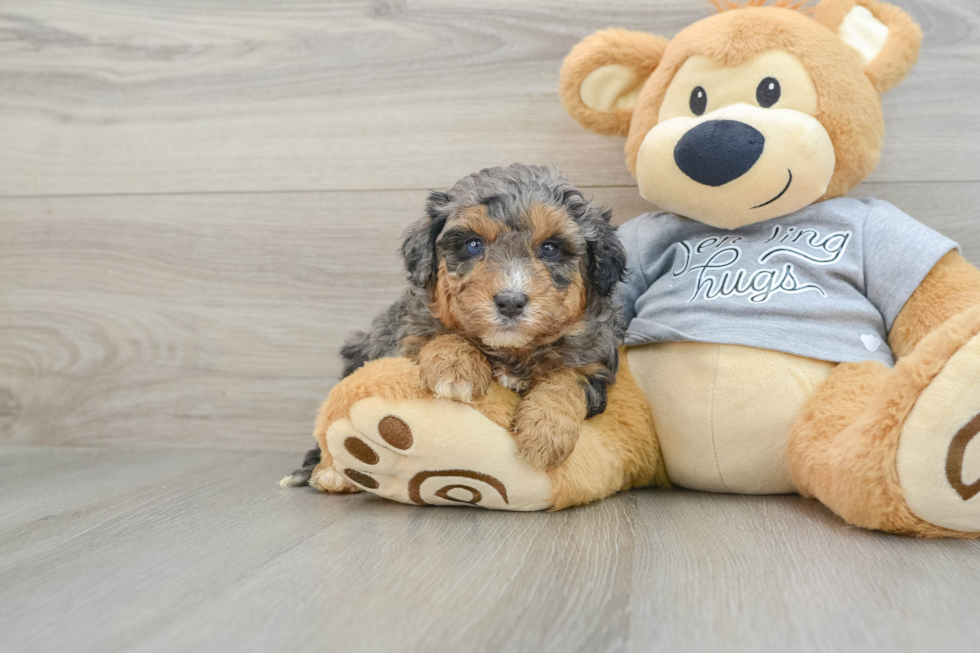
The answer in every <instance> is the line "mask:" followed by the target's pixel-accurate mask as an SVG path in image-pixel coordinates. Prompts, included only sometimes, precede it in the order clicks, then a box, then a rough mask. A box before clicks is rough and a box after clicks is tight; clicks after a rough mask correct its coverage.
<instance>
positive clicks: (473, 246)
mask: <svg viewBox="0 0 980 653" xmlns="http://www.w3.org/2000/svg"><path fill="white" fill-rule="evenodd" d="M466 251H467V252H469V253H470V254H472V255H473V256H476V255H477V254H480V253H482V252H483V241H482V240H480V239H479V238H470V239H469V240H467V241H466Z"/></svg>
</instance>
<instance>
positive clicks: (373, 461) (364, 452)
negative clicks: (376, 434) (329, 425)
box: [344, 437, 380, 465]
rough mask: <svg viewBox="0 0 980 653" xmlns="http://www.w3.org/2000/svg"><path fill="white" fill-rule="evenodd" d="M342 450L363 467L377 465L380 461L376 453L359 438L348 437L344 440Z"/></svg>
mask: <svg viewBox="0 0 980 653" xmlns="http://www.w3.org/2000/svg"><path fill="white" fill-rule="evenodd" d="M344 449H347V453H349V454H350V455H352V456H354V457H355V458H357V459H358V460H360V461H361V462H362V463H364V464H365V465H377V464H378V461H379V460H380V458H378V454H377V452H376V451H375V450H374V449H372V448H371V447H369V446H368V445H367V443H366V442H364V440H362V439H360V438H355V437H350V438H347V439H346V440H344Z"/></svg>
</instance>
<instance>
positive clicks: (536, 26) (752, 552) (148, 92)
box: [0, 0, 980, 653]
mask: <svg viewBox="0 0 980 653" xmlns="http://www.w3.org/2000/svg"><path fill="white" fill-rule="evenodd" d="M892 1H893V2H896V3H897V4H899V5H901V6H902V7H904V8H905V9H907V10H908V11H909V12H910V13H911V14H912V15H913V16H914V17H915V18H916V20H917V21H918V22H919V23H920V24H921V25H922V27H923V29H924V32H925V42H924V45H923V52H922V56H921V59H920V62H919V64H918V66H917V67H916V69H915V70H914V71H913V73H912V75H911V76H910V77H909V79H908V80H907V81H906V82H905V83H904V84H903V85H902V86H900V87H899V88H898V89H896V90H895V91H893V92H891V93H889V94H888V95H887V96H886V97H885V100H884V110H885V115H886V122H887V135H886V146H885V151H884V154H883V160H882V163H881V165H880V167H879V168H878V170H877V171H876V172H875V173H874V174H873V175H872V176H871V177H870V178H869V180H868V181H867V182H866V183H864V184H863V185H862V186H860V187H859V188H857V189H855V190H854V192H853V193H852V195H855V196H864V195H870V196H874V197H879V198H882V199H886V200H889V201H891V202H893V203H895V204H897V205H898V206H899V207H901V208H902V209H904V210H905V211H907V212H908V213H910V214H912V215H913V216H915V217H917V218H918V219H920V220H922V221H923V222H925V223H927V224H929V225H931V226H933V227H935V228H937V229H940V230H941V231H943V232H945V233H946V234H948V235H949V236H951V237H952V238H954V239H956V240H958V241H959V242H960V243H961V244H962V246H963V250H964V253H965V254H966V256H967V258H969V259H970V260H971V261H972V262H973V263H977V264H980V219H978V208H977V207H978V206H980V75H977V70H978V69H980V40H978V39H977V34H980V4H978V3H977V2H976V1H975V0H892ZM711 11H712V9H711V8H710V7H709V5H708V4H707V2H705V1H703V0H644V1H643V2H636V0H601V1H600V2H596V1H595V0H548V1H545V0H411V1H405V0H322V1H316V0H167V1H165V2H160V1H158V0H62V1H55V0H50V1H47V0H46V1H44V2H41V1H39V0H3V1H2V2H0V653H6V652H7V651H11V652H12V653H20V652H22V651H24V652H33V651H44V652H47V651H59V652H60V651H65V650H71V651H72V653H75V652H76V651H93V652H98V653H102V652H105V651H122V650H127V651H128V650H139V651H151V650H153V651H167V652H170V651H208V652H213V651H226V650H227V651H236V652H237V651H262V652H263V653H264V652H267V651H278V650H283V651H324V650H334V649H336V650H345V651H358V650H377V651H390V650H424V651H439V650H459V651H467V650H488V651H504V650H535V651H539V650H583V651H584V650H588V651H593V650H615V651H622V650H629V651H651V650H665V651H666V650H671V651H673V650H677V651H687V650H703V651H728V650H752V651H755V650H780V651H783V650H785V651H796V650H799V651H838V652H839V651H852V650H853V651H877V650H881V651H922V650H974V649H976V648H977V646H978V642H980V617H978V615H980V544H977V543H964V542H919V541H912V540H908V539H903V538H897V537H888V536H883V535H878V534H873V533H867V532H864V531H860V530H856V529H849V528H846V527H845V526H844V525H843V524H842V523H841V522H840V521H839V520H837V519H836V518H835V517H833V516H832V515H830V514H829V513H827V511H825V510H824V509H822V508H821V507H820V506H819V505H817V504H815V503H812V502H808V501H804V500H802V499H799V498H792V497H776V498H774V497H768V498H759V497H755V498H753V497H731V496H712V495H702V494H696V493H685V492H676V493H671V494H663V493H657V492H634V493H630V494H627V495H624V496H619V497H616V498H613V499H611V500H608V501H605V502H603V503H601V504H599V505H596V506H591V507H588V508H584V509H579V510H573V511H568V512H563V513H558V514H533V515H524V514H495V513H486V512H480V511H475V510H467V509H420V508H407V507H404V506H400V505H395V504H389V503H386V502H383V501H380V500H377V499H373V498H371V497H365V496H356V497H326V496H320V495H317V494H314V493H312V492H308V491H282V490H280V489H279V488H278V487H277V485H276V481H277V480H278V478H279V477H280V476H281V475H282V474H283V473H284V472H285V471H287V470H289V469H291V468H292V467H293V466H294V465H295V464H296V463H297V462H298V460H299V456H300V455H301V452H302V451H303V450H304V449H306V448H307V447H308V446H309V444H310V442H311V440H310V432H311V430H312V423H313V418H314V415H315V411H316V408H317V406H318V404H319V402H321V401H322V400H323V398H324V397H325V396H326V394H327V392H328V391H329V389H330V387H331V386H332V385H333V384H334V383H335V382H336V377H337V373H338V371H339V365H338V360H337V350H338V347H339V345H340V343H341V342H342V340H343V338H344V337H345V336H346V335H347V334H348V333H349V332H350V331H351V330H352V329H356V328H362V327H364V326H365V325H366V324H367V323H368V321H369V320H370V318H371V316H373V315H374V314H375V313H376V312H377V311H379V310H380V309H381V308H383V307H384V306H385V305H386V304H387V303H388V302H390V301H391V300H392V299H393V298H394V297H395V296H396V295H397V294H398V292H399V291H400V288H401V287H402V283H403V273H402V271H401V262H400V261H399V259H398V257H397V255H396V247H397V243H398V239H399V234H400V233H401V231H402V230H403V229H404V227H405V226H406V225H407V224H408V223H409V222H410V221H412V220H414V219H416V218H417V217H419V216H420V214H421V208H422V203H423V201H424V197H425V194H426V191H427V189H431V188H445V187H448V186H449V185H450V184H452V183H453V182H454V181H455V180H456V179H458V178H459V177H461V176H463V175H465V174H467V173H470V172H472V171H474V170H477V169H479V168H482V167H486V166H490V165H501V164H509V163H512V162H514V161H521V162H524V163H553V164H556V165H558V166H560V167H562V168H563V169H564V170H565V171H566V172H567V173H568V174H569V175H570V176H571V178H572V179H573V180H574V181H575V182H576V183H577V184H579V185H580V186H582V187H583V188H585V189H587V191H588V192H589V193H591V194H594V195H595V197H596V198H597V199H598V200H600V201H602V202H605V203H607V204H608V205H609V206H611V207H612V208H613V209H614V211H615V215H616V217H615V219H616V221H617V222H622V221H625V220H627V219H629V218H631V217H633V216H635V215H638V214H639V213H641V212H643V211H646V210H649V209H650V208H651V207H649V206H648V205H646V204H645V203H644V202H643V201H642V200H641V199H640V198H639V196H638V194H637V192H636V188H635V186H634V185H633V180H632V179H631V178H630V176H629V174H628V172H627V171H626V167H625V164H624V160H623V153H622V147H623V141H622V140H621V139H614V138H608V139H607V138H601V137H598V136H594V135H591V134H588V133H586V132H585V131H584V130H582V129H581V128H579V127H578V126H577V125H576V124H575V123H574V122H573V121H572V120H571V119H570V118H568V117H567V116H566V115H565V114H564V112H563V110H562V108H561V106H560V102H559V100H558V96H557V82H558V80H557V75H558V69H559V66H560V63H561V60H562V58H563V57H564V55H565V54H566V53H567V52H568V50H569V49H570V48H571V47H572V46H573V45H574V44H575V43H576V42H577V41H578V40H579V39H580V38H582V37H583V36H585V35H587V34H589V33H590V32H592V31H595V30H597V29H600V28H604V27H608V26H619V27H629V28H632V29H642V30H647V31H653V32H659V33H662V34H665V35H673V34H674V33H676V32H677V31H678V30H679V29H681V28H682V27H684V26H685V25H687V24H689V23H691V22H693V21H694V20H697V19H699V18H702V17H704V16H707V15H708V14H709V13H710V12H711Z"/></svg>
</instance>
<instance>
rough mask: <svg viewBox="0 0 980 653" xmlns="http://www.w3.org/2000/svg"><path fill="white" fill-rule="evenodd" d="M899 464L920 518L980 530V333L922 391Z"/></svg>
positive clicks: (903, 437)
mask: <svg viewBox="0 0 980 653" xmlns="http://www.w3.org/2000/svg"><path fill="white" fill-rule="evenodd" d="M896 463H897V468H898V476H899V482H900V483H901V486H902V489H903V491H904V492H905V500H906V502H907V503H908V506H909V509H910V510H911V511H912V512H913V513H914V514H915V515H916V516H917V517H919V518H920V519H923V520H925V521H927V522H929V523H931V524H935V525H936V526H942V527H943V528H948V529H950V530H954V531H960V532H965V533H974V532H980V336H975V337H974V338H973V339H972V340H970V341H969V342H968V343H967V344H966V345H964V346H963V347H962V348H961V349H960V350H959V351H957V352H956V354H954V355H953V356H952V358H950V359H949V361H947V362H946V364H945V365H944V366H943V369H942V371H941V372H940V373H939V374H938V375H937V376H936V378H935V379H933V381H932V383H931V384H930V385H929V387H927V388H926V389H925V390H924V391H923V392H922V394H921V395H920V396H919V399H918V400H917V401H916V404H915V406H914V408H913V409H912V412H911V413H910V414H909V417H908V419H907V420H906V422H905V426H904V428H903V430H902V435H901V439H900V441H899V446H898V456H897V459H896Z"/></svg>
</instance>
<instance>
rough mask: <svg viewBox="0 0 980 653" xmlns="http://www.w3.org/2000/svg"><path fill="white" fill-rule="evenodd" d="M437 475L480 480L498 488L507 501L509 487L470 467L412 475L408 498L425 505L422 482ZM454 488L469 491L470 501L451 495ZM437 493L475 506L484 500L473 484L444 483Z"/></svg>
mask: <svg viewBox="0 0 980 653" xmlns="http://www.w3.org/2000/svg"><path fill="white" fill-rule="evenodd" d="M436 477H448V478H453V479H460V478H468V479H472V480H474V481H479V482H481V483H484V484H485V485H488V486H490V487H491V488H493V489H494V490H496V491H497V494H499V495H500V498H501V499H503V500H504V503H507V488H506V487H504V484H503V483H501V482H500V481H498V480H497V479H495V478H494V477H493V476H490V475H489V474H481V473H480V472H474V471H471V470H469V469H443V470H439V471H429V472H419V473H418V474H416V475H415V476H413V477H412V480H411V481H409V482H408V498H409V499H411V500H412V501H413V502H415V503H417V504H418V505H420V506H422V505H425V504H426V503H427V502H426V501H425V499H423V498H422V483H424V482H425V481H427V480H429V479H430V478H436ZM453 490H465V491H467V492H469V493H470V499H469V501H467V500H465V499H457V498H455V497H451V496H449V493H450V492H451V491H453ZM435 495H436V496H437V497H439V498H440V499H446V500H447V501H456V502H457V503H468V504H470V505H473V506H475V505H477V504H478V503H480V501H482V500H483V494H482V493H481V492H480V491H479V490H478V489H476V488H475V487H472V486H471V485H465V484H461V483H453V484H450V485H444V486H442V487H441V488H439V489H438V490H436V491H435ZM430 505H431V504H430Z"/></svg>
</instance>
